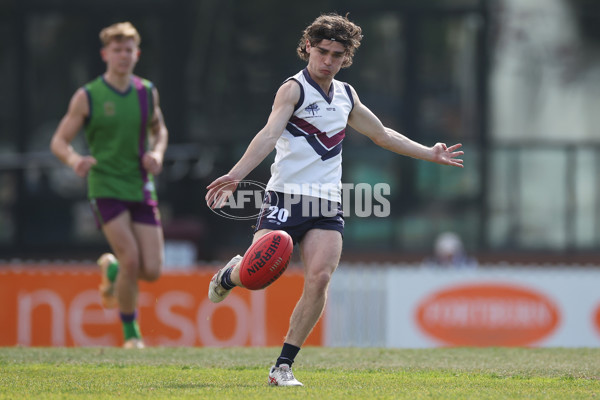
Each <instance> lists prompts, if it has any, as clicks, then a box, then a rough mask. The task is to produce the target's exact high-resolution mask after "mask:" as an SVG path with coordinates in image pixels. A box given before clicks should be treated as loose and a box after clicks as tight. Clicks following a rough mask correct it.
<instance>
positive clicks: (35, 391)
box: [0, 347, 600, 400]
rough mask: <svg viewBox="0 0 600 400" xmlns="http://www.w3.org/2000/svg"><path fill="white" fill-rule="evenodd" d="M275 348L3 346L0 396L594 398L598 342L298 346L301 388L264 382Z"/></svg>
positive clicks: (599, 368)
mask: <svg viewBox="0 0 600 400" xmlns="http://www.w3.org/2000/svg"><path fill="white" fill-rule="evenodd" d="M278 353H279V348H228V349H216V348H148V349H144V350H141V351H139V350H122V349H119V348H19V347H4V348H0V399H22V398H25V399H26V398H30V399H56V398H61V399H70V398H77V399H96V398H102V399H111V398H118V399H129V398H134V399H142V398H143V399H167V398H168V399H179V398H189V399H208V398H210V399H229V398H231V399H245V400H251V399H276V398H277V399H279V398H285V399H299V398H302V399H307V398H309V399H323V400H325V399H520V398H527V399H590V398H600V380H599V379H600V349H522V348H485V349H474V348H452V349H418V350H405V349H373V348H369V349H363V348H360V349H359V348H318V347H307V348H305V349H303V350H302V351H301V352H300V354H299V356H298V358H297V361H296V363H295V364H294V373H295V375H296V378H298V379H299V380H300V381H301V382H303V383H304V387H293V388H280V387H269V386H268V385H267V374H268V369H269V367H270V366H271V364H272V363H273V361H274V359H275V358H276V356H277V355H278Z"/></svg>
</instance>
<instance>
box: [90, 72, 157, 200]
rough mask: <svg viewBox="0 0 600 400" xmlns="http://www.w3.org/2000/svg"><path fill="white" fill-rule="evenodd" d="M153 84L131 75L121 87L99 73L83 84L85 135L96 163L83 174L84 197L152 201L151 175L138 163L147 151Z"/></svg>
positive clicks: (152, 108) (140, 162) (154, 196)
mask: <svg viewBox="0 0 600 400" xmlns="http://www.w3.org/2000/svg"><path fill="white" fill-rule="evenodd" d="M152 87H153V85H152V83H151V82H150V81H147V80H145V79H141V78H138V77H136V76H134V77H133V79H132V83H131V86H130V87H129V89H127V90H126V91H125V92H120V91H118V90H117V89H115V88H114V87H112V86H110V85H109V84H108V82H106V81H105V80H104V78H103V77H102V76H100V77H98V78H97V79H95V80H93V81H91V82H89V83H88V84H86V85H85V86H84V89H85V92H86V93H87V96H88V102H89V106H90V113H89V116H88V118H87V120H86V124H85V138H86V140H87V144H88V147H89V149H90V153H91V155H92V156H94V157H95V158H96V160H97V161H98V163H97V164H96V165H94V166H93V167H92V168H91V170H90V172H89V174H88V197H89V198H90V199H95V198H113V199H120V200H126V201H148V200H154V201H156V190H155V187H154V177H153V176H152V174H150V173H149V172H147V171H146V170H145V169H144V167H143V165H142V156H143V155H144V153H145V152H146V151H147V150H148V135H149V126H150V125H149V124H150V121H151V120H152V112H153V110H154V107H153V104H154V100H153V98H152Z"/></svg>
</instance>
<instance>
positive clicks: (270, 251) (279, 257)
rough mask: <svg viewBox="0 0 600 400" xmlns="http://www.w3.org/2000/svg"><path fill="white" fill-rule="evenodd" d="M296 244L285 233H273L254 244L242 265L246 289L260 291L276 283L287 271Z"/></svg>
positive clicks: (241, 271) (243, 282) (242, 278)
mask: <svg viewBox="0 0 600 400" xmlns="http://www.w3.org/2000/svg"><path fill="white" fill-rule="evenodd" d="M293 250H294V243H293V241H292V238H291V237H290V235H288V234H287V232H285V231H271V232H269V233H267V234H266V235H264V236H262V237H261V238H260V239H258V240H257V241H256V242H255V243H253V244H252V245H251V246H250V247H249V248H248V250H247V251H246V254H244V258H242V261H241V263H240V280H241V281H242V285H244V287H245V288H247V289H250V290H260V289H264V288H266V287H267V286H269V285H270V284H271V283H273V282H275V280H277V278H279V277H280V276H281V275H282V274H283V273H284V272H285V270H286V269H287V267H288V264H289V263H290V258H291V257H292V251H293Z"/></svg>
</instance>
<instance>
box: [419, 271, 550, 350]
mask: <svg viewBox="0 0 600 400" xmlns="http://www.w3.org/2000/svg"><path fill="white" fill-rule="evenodd" d="M415 318H416V322H417V325H418V326H419V327H420V328H421V329H422V330H423V331H424V332H425V333H426V334H428V335H430V336H431V337H433V338H435V339H437V340H439V341H440V342H443V343H445V344H447V345H453V346H529V345H533V344H535V343H536V342H538V341H539V340H541V339H543V338H545V337H547V336H549V335H550V334H552V333H553V332H554V331H555V330H556V329H557V327H558V326H559V323H560V312H559V309H558V306H557V305H556V304H555V303H554V301H553V300H551V299H550V298H548V297H547V296H545V295H543V294H542V293H539V292H537V291H535V290H533V289H532V288H530V287H522V286H518V285H513V284H497V283H484V282H480V283H473V284H468V285H456V286H450V287H447V288H445V289H443V290H439V291H436V292H433V293H431V294H430V295H429V296H428V297H427V298H425V299H424V300H423V301H422V302H421V303H420V304H419V305H418V307H417V310H416V313H415Z"/></svg>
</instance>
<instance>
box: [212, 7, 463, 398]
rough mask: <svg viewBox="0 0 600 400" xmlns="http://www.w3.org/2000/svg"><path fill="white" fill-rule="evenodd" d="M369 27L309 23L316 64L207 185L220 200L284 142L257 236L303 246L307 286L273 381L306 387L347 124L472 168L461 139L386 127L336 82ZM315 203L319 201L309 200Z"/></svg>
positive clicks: (335, 221)
mask: <svg viewBox="0 0 600 400" xmlns="http://www.w3.org/2000/svg"><path fill="white" fill-rule="evenodd" d="M361 33H362V31H361V28H360V27H359V26H357V25H356V24H354V23H353V22H351V21H350V20H348V18H347V16H346V17H343V16H340V15H337V14H325V15H321V16H319V17H318V18H317V19H316V20H315V21H314V22H313V23H312V24H310V25H309V26H308V27H307V28H306V29H305V30H304V33H303V36H302V38H301V39H300V42H299V44H298V48H297V53H298V55H299V56H300V58H301V59H303V60H305V61H307V62H308V64H307V66H306V68H305V69H303V70H302V71H300V72H298V73H297V74H296V75H294V76H292V77H290V78H289V79H288V80H286V81H285V82H284V83H283V84H282V85H281V87H280V88H279V89H278V91H277V94H276V96H275V100H274V103H273V108H272V111H271V114H270V115H269V118H268V121H267V123H266V125H265V127H264V128H263V129H261V130H260V131H259V132H258V133H257V134H256V136H255V137H254V138H253V139H252V141H251V142H250V144H249V146H248V148H247V150H246V152H245V153H244V155H243V156H242V158H241V159H240V160H239V161H238V162H237V164H235V166H234V167H233V168H232V169H231V170H230V171H229V173H228V174H226V175H224V176H221V177H220V178H218V179H216V180H215V181H213V182H212V183H211V184H210V185H208V187H207V189H208V192H207V194H206V201H207V204H208V206H209V207H211V208H216V207H220V206H221V205H222V204H223V202H224V201H225V199H226V197H227V196H228V195H230V194H231V193H232V192H233V191H234V190H235V189H236V187H237V185H238V183H239V182H240V181H241V180H242V179H244V177H246V176H247V175H248V174H249V173H250V171H252V170H253V169H254V168H256V167H257V166H258V165H259V164H260V163H261V162H262V161H263V159H264V158H265V157H266V156H267V155H268V154H269V153H271V151H272V150H273V149H274V148H275V149H276V157H275V162H274V164H273V166H272V167H271V171H272V176H271V179H270V180H269V183H268V184H267V192H266V195H265V204H263V210H264V211H265V212H263V213H261V215H259V217H258V221H257V224H256V230H255V233H254V239H253V242H256V240H257V239H259V238H260V237H261V236H262V235H264V234H265V233H267V232H269V231H270V230H275V229H281V230H284V231H286V232H288V233H289V234H290V236H291V237H292V239H293V240H294V243H299V246H300V255H301V258H302V263H303V267H304V289H303V292H302V295H301V297H300V299H299V300H298V303H297V304H296V306H295V308H294V311H293V312H292V316H291V318H290V323H289V329H288V332H287V335H286V337H285V340H284V343H283V347H282V350H281V354H280V355H279V358H278V359H277V361H276V363H275V365H274V366H272V367H271V370H270V372H269V380H268V382H269V384H271V385H279V386H301V385H302V383H300V382H299V381H298V380H297V379H295V378H294V374H293V373H292V364H293V363H294V359H295V357H296V355H297V354H298V352H299V351H300V348H301V346H302V345H303V343H304V341H305V340H306V338H307V337H308V335H309V334H310V332H311V331H312V329H313V327H314V326H315V325H316V323H317V321H318V320H319V318H320V317H321V314H322V313H323V309H324V307H325V302H326V298H327V288H328V286H329V282H330V279H331V276H332V274H333V272H334V271H335V269H336V267H337V265H338V263H339V260H340V255H341V251H342V235H343V230H344V220H343V213H342V209H341V193H340V189H339V187H340V183H341V171H342V168H341V162H342V156H341V152H342V141H343V139H344V136H345V129H346V125H350V126H351V127H352V128H354V129H355V130H356V131H358V132H360V133H362V134H364V135H366V136H367V137H369V138H370V139H371V140H372V141H373V142H374V143H375V144H377V145H378V146H381V147H383V148H384V149H388V150H390V151H393V152H394V153H397V154H401V155H405V156H409V157H413V158H416V159H420V160H426V161H431V162H435V163H438V164H444V165H451V166H456V167H462V166H463V160H462V159H459V158H457V157H459V156H461V155H462V154H463V152H462V151H459V150H458V149H459V148H460V147H461V145H460V144H455V145H453V146H446V145H445V144H444V143H437V144H435V145H434V146H432V147H427V146H424V145H422V144H419V143H416V142H414V141H412V140H410V139H408V138H407V137H405V136H403V135H402V134H400V133H398V132H396V131H394V130H392V129H390V128H387V127H385V126H383V124H382V123H381V121H380V120H379V119H378V118H377V117H376V116H375V115H374V114H373V113H372V112H371V111H370V110H369V109H368V108H367V107H366V106H365V105H364V104H362V103H361V101H360V99H359V97H358V95H357V93H356V91H355V90H354V88H353V87H352V86H350V85H348V84H347V83H344V82H340V81H338V80H335V79H334V77H335V75H336V74H337V73H338V72H339V70H340V69H341V68H345V67H349V66H350V65H351V64H352V58H353V56H354V53H355V51H356V49H357V48H358V47H359V45H360V41H361V39H362V34H361ZM298 195H301V196H302V198H301V200H298V199H297V198H296V199H295V200H294V201H290V196H298ZM307 203H314V204H312V205H316V207H313V206H312V205H311V206H308V207H307V206H306V205H307ZM276 210H277V212H273V211H276ZM281 210H284V211H283V212H279V211H281ZM307 211H308V212H307ZM315 211H316V212H315ZM241 258H242V257H240V256H235V257H234V258H232V259H231V261H229V263H227V265H225V267H223V268H222V269H221V270H219V271H218V272H217V273H216V274H215V276H214V277H213V278H212V281H211V282H210V286H209V291H208V296H209V299H210V300H211V301H212V302H215V303H217V302H220V301H223V300H224V299H225V297H227V295H228V294H229V293H230V291H231V290H232V289H233V288H234V287H235V286H242V285H241V282H240V270H239V262H240V260H241ZM242 287H243V286H242Z"/></svg>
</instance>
